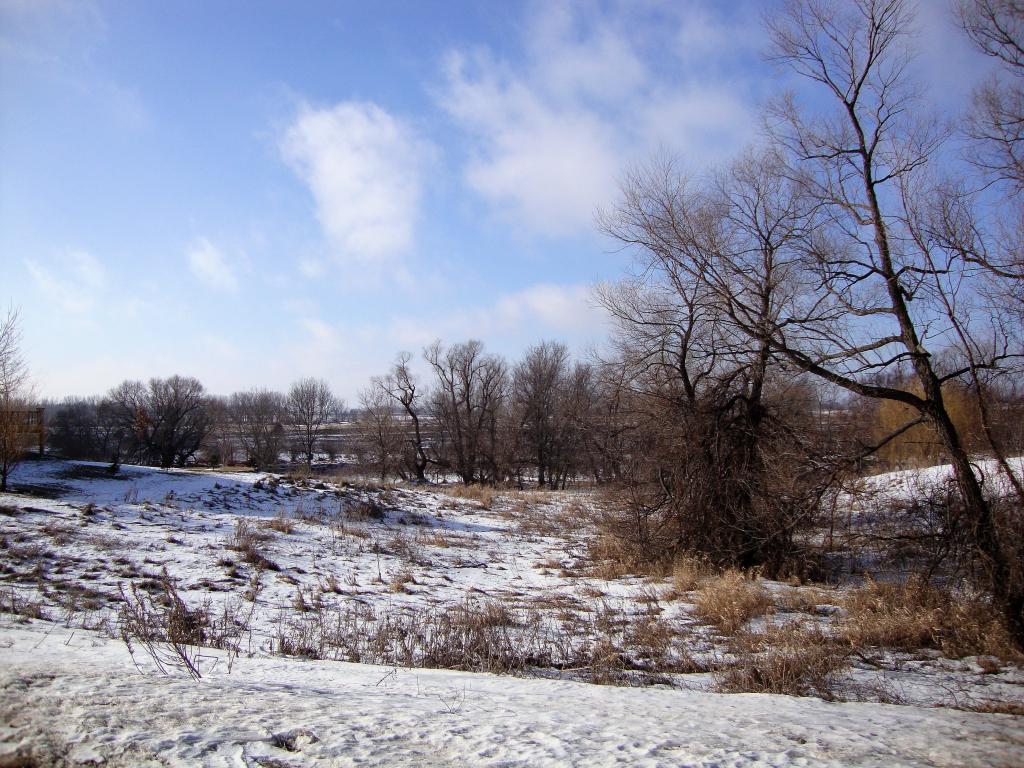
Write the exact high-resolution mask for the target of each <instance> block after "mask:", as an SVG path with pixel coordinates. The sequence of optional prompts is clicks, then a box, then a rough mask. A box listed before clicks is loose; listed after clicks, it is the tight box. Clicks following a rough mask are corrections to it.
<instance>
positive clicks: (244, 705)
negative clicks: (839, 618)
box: [0, 624, 1024, 768]
mask: <svg viewBox="0 0 1024 768" xmlns="http://www.w3.org/2000/svg"><path fill="white" fill-rule="evenodd" d="M3 644H4V646H5V648H4V649H3V660H4V663H3V667H2V670H0V686H2V690H3V697H2V703H0V719H2V720H3V723H4V725H3V730H2V731H0V733H2V740H0V750H5V751H6V753H7V755H9V756H10V755H12V754H15V753H16V751H17V749H18V748H19V747H21V748H22V749H23V750H24V752H23V754H30V753H32V752H33V751H34V754H35V755H37V756H38V759H39V762H38V764H40V765H50V764H55V765H105V766H150V765H152V766H158V765H175V766H179V765H180V766H193V765H209V766H269V767H273V768H277V767H281V766H302V765H328V766H335V765H337V766H349V765H372V766H412V765H430V766H560V765H576V766H615V765H635V766H675V765H693V766H697V765H700V766H740V765H743V766H759V765H765V766H769V765H770V766H783V765H787V766H788V765H836V766H848V765H870V766H886V767H888V766H902V765H915V766H916V765H919V766H963V765H977V766H992V768H996V767H997V766H1007V767H1009V766H1018V765H1020V764H1021V758H1022V757H1024V729H1022V728H1021V724H1020V721H1019V719H1017V720H1014V719H1011V718H1009V717H1008V716H1005V715H982V714H976V713H966V712H958V711H955V710H949V709H922V708H917V707H906V706H894V705H884V704H866V703H844V704H836V703H827V702H822V701H819V700H817V699H797V698H789V697H779V696H765V695H753V694H744V695H725V694H714V693H701V692H693V691H676V690H664V689H652V688H616V687H611V686H595V685H588V684H585V683H574V682H563V681H555V680H536V679H519V678H509V677H497V676H493V675H483V674H473V673H468V672H448V671H441V670H422V669H421V670H407V669H396V668H390V669H389V668H387V667H378V666H369V665H358V664H346V663H339V662H323V661H320V662H302V661H297V660H292V659H271V658H259V659H245V660H243V661H241V662H239V663H238V664H237V665H236V666H235V668H234V669H233V671H232V672H231V674H228V673H227V672H226V671H225V664H224V663H221V664H220V665H217V667H219V670H218V669H217V667H215V668H214V669H212V670H211V671H210V673H209V674H208V675H207V676H206V677H204V678H203V680H202V681H201V682H200V683H193V682H191V681H190V680H188V679H186V678H182V677H163V676H160V675H158V674H155V672H153V671H152V669H150V668H148V667H147V665H146V664H145V663H143V671H144V672H145V674H140V673H139V672H138V671H137V670H136V669H135V667H134V666H133V664H132V663H131V661H130V660H129V658H128V655H127V653H126V651H125V649H124V646H123V645H122V644H121V643H120V642H117V641H113V640H108V639H104V638H102V637H99V636H97V635H95V634H93V633H83V632H75V633H73V632H72V631H71V630H68V629H65V628H62V627H52V626H50V627H44V626H43V625H42V624H36V625H33V626H32V627H31V628H12V627H10V626H7V627H6V628H5V629H4V632H3ZM211 655H212V656H218V655H220V656H221V657H222V656H223V654H217V653H213V654H211ZM222 662H223V658H222ZM0 754H2V753H0ZM12 763H13V761H11V760H10V758H8V761H7V762H6V763H4V764H8V765H9V764H12ZM30 764H31V763H30Z"/></svg>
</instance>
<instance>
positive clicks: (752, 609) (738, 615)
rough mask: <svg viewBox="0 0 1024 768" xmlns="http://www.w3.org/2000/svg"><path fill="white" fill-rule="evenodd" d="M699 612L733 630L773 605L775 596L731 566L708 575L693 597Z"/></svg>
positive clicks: (727, 630)
mask: <svg viewBox="0 0 1024 768" xmlns="http://www.w3.org/2000/svg"><path fill="white" fill-rule="evenodd" d="M694 604H695V606H696V612H697V616H698V617H699V618H701V619H702V620H703V621H706V622H708V623H709V624H712V625H714V626H715V627H717V628H718V629H719V630H720V631H721V632H724V633H726V634H731V633H733V632H735V631H736V630H738V629H739V628H740V627H742V626H743V625H744V624H746V623H747V622H748V621H750V620H751V619H753V618H755V617H757V616H763V615H764V614H766V613H767V612H768V611H769V610H770V609H771V607H772V597H771V594H770V593H769V592H768V590H767V589H765V588H764V585H762V584H760V583H759V582H757V581H756V580H753V579H748V578H747V577H745V576H744V575H743V574H742V573H740V572H739V571H735V570H728V571H725V572H724V573H722V574H721V575H719V576H715V577H714V578H711V579H707V580H705V581H704V582H703V584H702V586H701V587H700V589H699V590H698V591H697V596H696V599H695V601H694Z"/></svg>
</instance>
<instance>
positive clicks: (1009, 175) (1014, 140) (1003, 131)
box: [957, 0, 1024, 193]
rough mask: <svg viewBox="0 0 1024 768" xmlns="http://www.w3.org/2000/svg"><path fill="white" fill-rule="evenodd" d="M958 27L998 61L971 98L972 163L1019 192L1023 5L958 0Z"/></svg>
mask: <svg viewBox="0 0 1024 768" xmlns="http://www.w3.org/2000/svg"><path fill="white" fill-rule="evenodd" d="M957 10H958V14H959V20H960V24H961V26H962V27H963V29H964V31H966V32H967V35H968V36H969V37H970V38H971V40H972V41H973V42H974V44H975V45H976V46H977V47H978V49H979V50H981V51H982V52H983V53H985V54H986V55H987V56H990V57H992V58H993V59H995V60H996V61H997V62H999V64H1000V65H1001V66H1000V70H1001V71H1000V73H999V74H994V75H992V77H991V78H990V79H989V80H988V82H986V83H985V84H984V85H982V86H981V87H979V88H978V89H977V91H976V92H975V94H974V109H973V110H971V114H970V117H969V119H968V134H969V135H970V136H971V137H972V138H973V139H974V140H975V142H976V144H975V146H976V148H977V150H978V151H977V153H976V154H975V156H974V159H975V161H976V162H977V163H978V165H979V166H980V167H982V168H983V169H984V170H986V171H987V172H989V173H991V174H993V175H994V176H995V177H996V178H998V179H1000V180H1002V181H1006V182H1009V183H1010V184H1011V185H1012V186H1013V187H1014V189H1015V190H1016V192H1018V193H1019V192H1021V191H1024V3H1021V2H1020V0H961V2H960V3H959V5H958V9H957Z"/></svg>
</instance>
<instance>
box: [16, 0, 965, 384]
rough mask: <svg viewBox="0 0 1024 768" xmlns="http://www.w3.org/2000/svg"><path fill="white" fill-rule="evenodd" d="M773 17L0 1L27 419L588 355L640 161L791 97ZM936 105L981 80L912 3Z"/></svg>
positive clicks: (477, 7) (698, 145) (944, 10)
mask: <svg viewBox="0 0 1024 768" xmlns="http://www.w3.org/2000/svg"><path fill="white" fill-rule="evenodd" d="M771 8H772V3H770V2H765V3H759V2H736V3H712V2H706V3H702V2H696V1H694V2H682V1H677V2H659V1H658V0H641V1H638V2H632V3H624V2H623V3H618V2H555V1H554V0H552V1H551V2H543V3H519V2H499V1H498V0H492V1H491V2H475V3H464V2H455V1H454V0H452V1H450V2H426V1H424V2H413V1H412V0H408V1H407V2H374V3H368V2H334V3H319V2H296V3H291V2H277V3H272V2H242V1H241V0H239V1H238V2H215V1H212V0H210V1H208V2H200V1H182V2H173V3H164V2H63V1H61V0H0V302H3V304H4V305H7V304H13V305H14V306H16V307H19V308H20V311H21V316H22V326H23V332H24V341H25V345H24V346H25V353H26V358H27V361H28V363H29V365H30V367H31V369H32V372H33V377H34V381H35V383H36V388H37V390H38V391H39V393H40V394H42V395H46V396H62V395H65V394H71V393H76V394H91V393H101V392H103V391H105V390H106V389H108V388H109V387H111V386H113V385H115V384H116V383H118V382H119V381H121V380H123V379H125V378H148V377H149V376H155V375H169V374H171V373H183V374H189V375H194V376H197V377H199V378H200V379H201V380H203V382H204V383H205V384H206V385H207V387H208V388H209V389H211V390H212V391H214V392H218V393H229V392H231V391H233V390H235V389H243V388H249V387H253V386H267V387H277V388H284V387H286V386H287V385H288V383H289V382H291V381H293V380H295V379H297V378H299V377H301V376H308V375H316V376H323V377H325V378H327V379H328V380H329V381H330V382H331V383H332V384H333V385H334V386H335V388H336V389H337V390H338V391H339V392H340V393H342V394H344V395H345V396H346V397H348V398H349V400H350V401H351V400H353V399H354V396H355V393H356V391H357V389H358V388H359V387H361V386H363V385H364V384H365V382H366V380H367V379H368V377H369V376H370V375H373V374H376V373H382V372H384V371H385V370H386V368H387V366H388V364H389V362H390V361H391V360H392V359H393V358H394V356H395V354H396V353H397V352H398V351H399V350H403V349H407V350H410V351H413V352H416V353H418V352H419V350H420V349H421V348H422V347H423V346H424V345H425V344H427V343H429V342H431V341H432V340H434V339H436V338H440V339H442V340H444V341H446V342H454V341H460V340H464V339H467V338H472V337H475V338H481V339H482V340H484V341H485V343H486V344H487V345H488V348H490V349H492V350H494V351H497V352H500V353H502V354H505V355H508V356H510V357H514V356H516V355H517V354H518V353H519V352H520V351H521V350H522V349H523V348H524V347H525V346H527V345H528V344H530V343H533V342H535V341H537V340H539V339H541V338H552V339H560V340H563V341H566V342H568V343H569V344H570V345H572V346H573V347H574V348H577V349H579V350H584V349H586V348H587V347H588V346H590V345H593V344H597V343H599V342H600V341H601V339H602V338H603V337H604V335H605V333H606V327H605V325H604V320H603V318H602V316H601V314H600V313H599V312H598V311H597V310H596V309H595V308H594V307H593V302H592V300H591V287H592V286H593V284H594V283H595V282H596V281H599V280H613V279H615V278H616V277H617V276H619V275H620V274H622V272H623V270H624V269H625V268H626V267H627V266H628V264H629V255H628V254H625V253H622V252H620V251H618V250H617V249H616V248H615V245H614V244H613V243H611V242H609V241H607V240H605V239H603V238H602V236H600V235H599V234H598V233H597V232H596V229H595V226H594V214H595V211H596V210H597V209H598V208H600V207H601V206H607V205H609V204H612V203H613V202H614V200H615V191H616V184H617V179H618V178H619V177H620V175H621V174H622V172H623V170H624V169H625V168H626V167H627V166H628V165H629V164H631V163H638V162H642V161H643V160H644V159H645V158H647V157H650V156H651V154H652V153H654V152H656V151H659V150H667V151H669V152H672V153H676V154H678V155H679V156H680V157H681V158H682V160H683V162H684V163H685V164H686V165H688V166H690V167H691V168H692V169H694V171H696V172H700V171H703V170H706V169H710V168H713V167H714V166H715V165H718V164H721V163H724V162H726V161H727V159H728V158H729V157H730V156H731V155H732V154H734V153H735V152H736V151H737V150H739V149H741V148H742V147H743V146H744V145H746V144H748V143H750V142H752V141H756V139H757V137H758V125H759V110H760V107H761V104H762V103H763V100H764V99H765V98H766V97H767V96H768V95H770V94H772V93H775V92H778V91H779V90H780V89H783V88H787V87H798V86H799V84H796V83H793V82H791V81H790V80H789V79H787V78H786V77H785V76H784V75H783V74H782V73H779V72H777V71H775V70H773V69H772V67H771V66H770V65H769V64H767V63H766V62H765V61H764V60H763V58H762V56H761V53H762V49H763V45H764V39H763V33H762V31H761V24H760V17H761V14H762V13H764V12H769V13H770V12H771ZM919 25H920V30H921V31H920V34H919V36H918V41H917V42H918V46H919V48H920V51H921V56H920V59H919V64H918V66H919V68H920V71H921V73H922V75H923V79H924V81H925V84H926V86H927V87H929V88H930V89H931V90H930V95H931V98H932V100H933V101H934V102H936V103H937V104H939V105H940V106H944V107H949V108H956V107H959V105H962V104H963V103H964V99H965V97H966V95H967V94H968V93H969V91H970V89H971V87H972V85H973V84H974V83H975V82H977V79H978V78H979V77H980V76H981V74H982V73H983V71H984V67H985V63H984V62H983V61H981V60H980V58H979V57H978V56H976V55H974V54H973V53H972V52H971V50H970V49H969V48H968V46H967V45H966V43H965V42H964V41H963V40H962V38H961V37H960V36H959V35H958V34H957V32H956V30H955V29H954V28H953V26H952V24H951V17H950V15H949V11H948V7H947V6H946V4H945V3H943V2H939V1H938V0H936V1H935V2H922V3H921V4H920V11H919Z"/></svg>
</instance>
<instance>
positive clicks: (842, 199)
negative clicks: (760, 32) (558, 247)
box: [626, 0, 1024, 636]
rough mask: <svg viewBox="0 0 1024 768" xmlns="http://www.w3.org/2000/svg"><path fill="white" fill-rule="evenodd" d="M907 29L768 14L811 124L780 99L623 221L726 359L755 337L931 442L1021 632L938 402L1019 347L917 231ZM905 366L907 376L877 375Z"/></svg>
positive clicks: (926, 189) (924, 192) (925, 186)
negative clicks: (767, 148) (713, 328)
mask: <svg viewBox="0 0 1024 768" xmlns="http://www.w3.org/2000/svg"><path fill="white" fill-rule="evenodd" d="M911 19H912V14H911V7H910V5H909V4H908V3H907V2H904V0H856V2H851V3H843V4H839V3H834V2H827V1H826V0H793V2H790V3H788V4H787V5H786V6H785V8H784V10H783V12H781V13H779V14H777V15H775V16H773V17H771V18H770V19H769V20H768V25H769V30H770V33H771V37H772V41H773V47H774V56H775V59H776V60H777V61H778V62H779V63H781V64H783V65H785V66H788V67H790V68H792V69H793V70H794V71H795V72H796V73H797V74H799V75H801V76H803V77H805V78H807V79H809V80H810V81H812V82H813V83H816V84H818V85H819V86H821V90H822V91H823V92H824V94H825V96H826V97H827V98H826V102H825V106H824V108H822V110H821V111H820V112H818V113H814V114H808V113H807V112H805V111H804V110H802V109H800V108H799V107H798V106H797V105H796V103H795V101H794V100H793V99H792V97H785V98H782V99H779V100H777V101H776V102H775V103H774V104H773V106H772V108H771V110H770V112H769V131H770V136H771V139H772V141H773V147H774V149H773V151H772V152H771V153H770V154H769V155H768V156H766V157H762V158H759V159H756V160H755V161H753V162H743V161H741V163H740V164H739V165H738V166H737V167H736V168H734V169H733V171H732V173H731V174H730V175H729V177H728V178H727V179H726V180H725V182H724V183H723V182H722V181H718V182H716V183H714V184H709V185H698V186H697V187H696V188H691V187H689V186H687V185H686V184H685V183H683V181H676V180H675V179H673V178H672V177H671V176H668V177H667V179H668V180H667V181H664V180H663V177H661V176H655V177H654V183H653V184H652V185H647V186H643V187H641V188H640V194H638V195H634V196H633V197H632V198H630V197H629V195H628V194H627V204H626V208H627V210H628V211H630V212H631V213H632V214H633V216H632V219H627V221H628V222H629V223H630V224H634V225H636V226H634V227H633V231H635V232H637V233H639V237H637V238H635V239H634V241H636V242H639V243H640V244H641V245H643V246H644V247H645V248H646V249H647V251H648V252H649V253H650V254H652V255H653V257H654V259H655V261H656V263H657V265H658V267H659V269H661V270H662V272H663V273H664V275H665V276H666V278H667V281H668V283H669V284H670V285H673V286H675V285H678V284H685V283H686V282H687V281H690V282H693V283H695V284H697V285H699V286H701V288H700V290H703V291H707V292H710V294H711V295H712V296H713V298H714V302H713V303H714V305H715V306H716V308H717V309H718V310H719V311H720V312H721V313H722V318H723V320H724V322H725V323H726V326H727V329H728V332H727V333H726V334H725V336H724V339H725V343H724V348H725V349H727V350H728V349H729V348H730V346H731V345H732V344H733V342H732V341H731V339H733V338H737V339H739V340H740V342H741V343H750V342H752V347H751V351H754V352H756V354H757V356H758V357H761V358H763V357H769V358H776V359H779V360H780V361H782V362H784V363H785V364H786V365H787V366H789V367H795V368H796V369H797V370H800V371H804V372H806V373H808V374H811V375H813V376H815V377H818V378H820V379H822V380H824V381H825V382H827V383H828V384H830V385H832V386H836V387H840V388H843V389H845V390H847V391H849V392H852V393H855V394H857V395H862V396H865V397H869V398H876V399H882V400H891V401H895V402H897V403H901V404H903V405H905V406H907V407H908V409H909V410H910V411H911V413H912V414H913V417H912V418H911V419H910V420H909V421H908V422H907V423H905V424H903V425H900V426H899V427H898V428H897V430H896V432H895V433H894V434H900V433H902V432H903V431H906V430H907V429H910V428H912V427H913V426H915V425H916V424H918V423H924V424H927V425H928V426H929V427H930V428H931V429H932V430H933V431H934V432H935V434H936V435H937V437H938V440H939V442H940V443H941V444H942V446H943V448H944V449H945V453H946V455H947V456H948V457H949V460H950V462H951V464H952V466H953V471H954V475H955V478H956V484H957V487H958V489H959V493H960V497H961V503H962V506H963V519H964V520H965V521H966V524H967V527H968V530H969V531H970V535H971V539H972V542H973V547H974V548H973V552H974V554H975V556H976V558H977V562H978V563H979V564H980V566H981V569H982V571H983V572H984V574H985V581H986V583H987V584H988V585H989V586H990V587H991V588H992V590H993V592H994V594H995V596H996V598H997V599H998V600H999V602H1000V603H1001V605H1002V606H1003V607H1004V608H1005V610H1006V615H1007V618H1008V620H1009V621H1010V623H1011V625H1012V626H1013V628H1014V630H1015V632H1017V634H1018V636H1024V617H1022V615H1021V612H1022V609H1024V580H1022V578H1021V574H1020V568H1019V562H1018V560H1017V559H1015V557H1016V554H1015V553H1014V552H1013V551H1012V547H1011V548H1007V547H1005V546H1004V545H1003V541H1002V540H1001V537H1000V535H999V532H998V530H997V523H996V520H995V518H994V517H993V513H992V509H991V507H990V505H989V502H988V500H987V499H986V497H985V494H984V493H983V491H982V486H981V482H980V480H979V478H978V476H977V475H976V474H975V472H974V469H973V467H972V464H971V459H970V456H969V455H968V452H967V449H966V446H965V442H964V439H963V435H961V434H960V432H959V431H958V429H957V427H956V425H955V423H954V421H953V419H952V418H951V415H950V410H949V407H948V405H947V403H946V401H945V397H944V393H943V384H944V383H946V382H949V381H953V380H956V379H962V378H965V377H969V376H970V374H971V372H972V371H977V370H994V369H998V368H999V367H1000V366H1002V365H1004V364H1005V363H1006V361H1007V360H1009V359H1011V358H1013V357H1014V356H1015V355H1017V354H1019V340H1017V339H1014V338H1013V337H1012V336H1010V335H1008V334H1006V333H1005V332H1003V329H1001V328H999V327H998V326H997V325H993V324H991V323H989V324H987V325H983V323H985V321H986V320H988V319H990V318H991V314H987V315H986V314H983V313H980V312H972V311H971V308H972V300H973V299H975V298H976V297H977V296H978V295H979V294H978V291H976V290H972V286H976V285H977V282H976V278H977V275H978V272H979V270H978V269H977V266H976V265H975V264H972V263H971V262H970V261H969V260H967V259H965V258H964V257H963V255H962V254H960V253H958V252H955V251H953V250H950V249H949V248H947V247H945V245H944V244H943V243H942V242H941V241H938V240H936V239H934V238H928V237H923V236H922V233H923V231H924V230H923V228H922V227H921V226H920V223H921V221H922V218H923V217H922V213H921V212H922V206H924V205H926V204H927V202H926V201H929V200H931V199H933V195H932V192H933V190H934V189H935V187H936V184H935V182H934V177H935V175H936V174H935V170H936V166H937V165H938V164H939V157H940V153H941V148H942V144H943V140H944V138H945V133H944V131H943V130H942V129H941V121H937V120H934V119H930V118H928V117H926V116H924V110H923V107H922V105H921V104H920V102H919V101H918V100H917V98H916V95H915V90H914V88H913V87H912V84H911V83H910V82H909V80H908V78H907V76H906V71H907V64H908V62H909V60H910V59H909V57H910V52H909V49H908V47H907V45H906V42H907V41H906V38H907V35H908V33H909V31H910V29H911V26H910V25H911ZM937 126H938V127H937ZM648 192H650V194H647V193H648ZM629 234H630V232H629V231H627V232H626V235H627V238H626V239H629ZM953 318H958V319H959V321H958V322H957V323H953ZM983 328H984V332H985V333H986V334H987V335H988V337H989V343H987V344H973V345H972V349H973V351H974V353H975V354H974V355H973V356H972V357H969V358H966V359H965V358H964V357H963V356H960V357H959V360H960V362H959V363H956V364H952V365H949V364H947V362H948V361H953V360H957V359H958V357H957V356H956V355H951V354H939V353H941V352H945V351H947V350H948V349H949V348H950V347H951V346H956V344H957V341H958V340H963V339H968V338H976V337H977V334H979V333H980V332H981V330H982V329H983ZM743 339H746V340H747V341H745V342H744V341H743ZM961 343H962V342H961ZM716 346H717V344H716ZM903 371H905V372H907V373H908V374H909V378H903V379H897V378H894V377H893V376H892V375H891V374H894V373H897V372H903ZM886 381H904V382H906V385H892V384H887V383H884V382H886ZM887 437H891V435H890V436H887ZM884 439H886V438H883V441H884Z"/></svg>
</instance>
